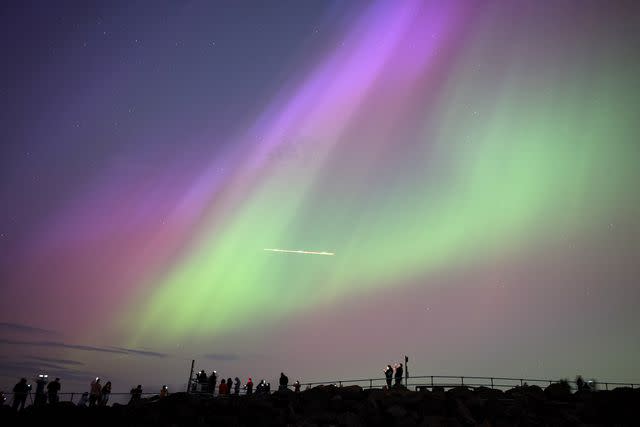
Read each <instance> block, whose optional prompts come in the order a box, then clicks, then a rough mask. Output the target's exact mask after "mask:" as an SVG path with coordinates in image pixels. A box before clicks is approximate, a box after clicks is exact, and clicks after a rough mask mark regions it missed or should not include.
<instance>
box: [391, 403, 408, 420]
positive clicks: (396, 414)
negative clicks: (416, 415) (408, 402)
mask: <svg viewBox="0 0 640 427" xmlns="http://www.w3.org/2000/svg"><path fill="white" fill-rule="evenodd" d="M386 413H387V414H389V415H390V416H391V417H393V418H395V419H398V418H402V417H404V416H405V415H407V410H406V409H404V408H403V407H402V406H400V405H393V406H391V407H389V408H387V410H386Z"/></svg>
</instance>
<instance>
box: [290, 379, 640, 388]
mask: <svg viewBox="0 0 640 427" xmlns="http://www.w3.org/2000/svg"><path fill="white" fill-rule="evenodd" d="M561 381H563V380H550V379H539V378H509V377H476V376H462V375H419V376H411V377H409V379H408V382H405V379H404V378H403V379H402V381H401V384H402V385H404V386H406V387H407V388H408V389H417V388H418V387H422V388H426V389H433V387H443V388H445V389H448V388H453V387H460V386H466V387H470V388H477V387H487V388H492V389H500V390H504V389H510V388H514V387H518V386H520V387H522V386H524V385H525V384H526V385H537V386H540V387H542V388H544V387H547V386H549V385H551V384H553V383H559V382H561ZM567 382H568V383H569V385H571V387H572V389H577V384H576V382H575V381H567ZM394 383H395V379H394V380H393V382H392V385H393V384H394ZM319 385H335V386H337V387H344V386H347V385H358V386H360V387H362V388H365V389H373V388H383V387H386V386H387V379H386V378H361V379H350V380H335V381H313V382H305V383H301V386H302V387H303V389H304V388H311V387H314V386H319ZM595 386H597V387H599V388H600V389H601V390H602V389H604V390H610V389H613V388H616V387H631V388H636V387H638V388H640V384H639V383H629V382H612V381H607V382H600V381H599V382H597V383H595ZM590 387H592V385H590Z"/></svg>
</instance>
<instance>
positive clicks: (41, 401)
mask: <svg viewBox="0 0 640 427" xmlns="http://www.w3.org/2000/svg"><path fill="white" fill-rule="evenodd" d="M46 385H47V376H46V375H43V374H40V375H38V379H37V380H36V397H35V399H34V400H33V404H34V406H44V405H45V403H47V395H46V394H45V393H44V386H46Z"/></svg>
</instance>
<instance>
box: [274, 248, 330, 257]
mask: <svg viewBox="0 0 640 427" xmlns="http://www.w3.org/2000/svg"><path fill="white" fill-rule="evenodd" d="M264 250H265V251H268V252H286V253H290V254H306V255H330V256H333V255H335V253H334V252H316V251H301V250H291V249H274V248H265V249H264Z"/></svg>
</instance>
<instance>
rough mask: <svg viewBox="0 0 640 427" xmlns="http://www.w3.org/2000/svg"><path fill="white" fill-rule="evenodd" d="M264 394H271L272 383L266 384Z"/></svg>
mask: <svg viewBox="0 0 640 427" xmlns="http://www.w3.org/2000/svg"><path fill="white" fill-rule="evenodd" d="M264 393H265V394H266V395H269V394H270V393H271V383H267V384H265V386H264Z"/></svg>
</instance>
